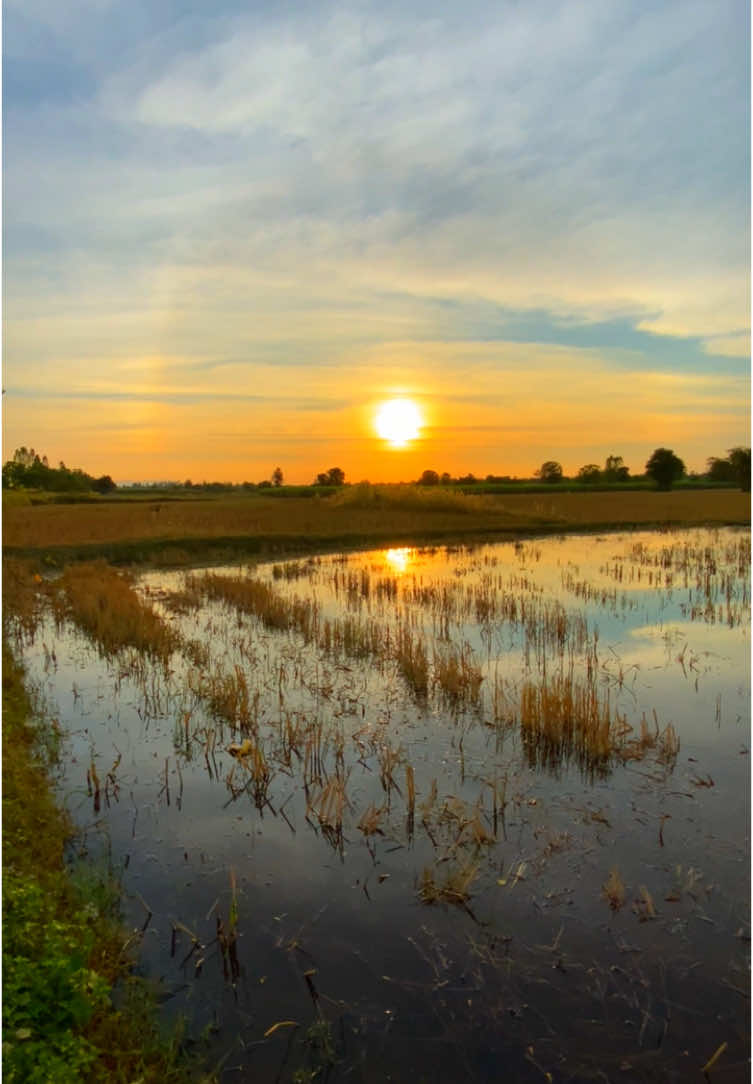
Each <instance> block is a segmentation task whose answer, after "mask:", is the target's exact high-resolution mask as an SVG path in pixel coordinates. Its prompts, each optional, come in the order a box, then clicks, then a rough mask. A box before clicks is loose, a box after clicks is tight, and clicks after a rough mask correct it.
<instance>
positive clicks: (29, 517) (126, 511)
mask: <svg viewBox="0 0 753 1084" xmlns="http://www.w3.org/2000/svg"><path fill="white" fill-rule="evenodd" d="M359 488H360V487H354V488H353V490H348V491H344V492H343V494H342V496H341V497H340V498H310V497H305V498H304V497H300V498H299V497H291V498H289V499H287V500H284V501H282V500H279V499H273V498H269V497H267V498H265V497H258V496H254V497H247V498H240V497H238V498H236V497H232V498H220V499H217V500H197V501H188V500H185V501H175V502H169V501H163V502H160V501H154V502H148V503H140V502H139V503H136V502H127V501H125V500H124V501H122V502H118V501H111V502H107V503H102V504H80V505H38V506H30V505H25V506H7V507H5V508H4V516H3V545H4V546H5V547H14V548H19V549H29V550H36V551H39V550H43V551H47V550H54V549H55V548H56V547H61V546H84V545H101V546H103V547H106V546H107V545H109V544H113V543H116V542H136V541H146V542H152V543H154V542H161V543H165V542H167V541H170V540H172V541H173V542H175V543H176V544H177V543H179V542H180V540H184V539H193V540H198V539H205V540H207V541H212V540H215V541H216V540H219V539H238V540H240V539H259V540H261V541H263V542H264V544H265V545H269V546H270V547H272V546H274V545H283V544H286V545H288V546H289V547H290V548H291V549H292V548H294V547H295V546H297V547H298V548H301V549H304V548H307V547H313V546H322V545H326V544H327V543H328V542H329V543H333V542H335V541H336V540H338V539H340V540H345V541H346V542H347V541H348V540H350V541H351V542H353V543H355V542H361V541H368V540H374V541H378V540H385V539H391V540H395V539H398V538H406V537H409V536H411V535H413V536H414V537H416V538H418V537H421V536H424V537H429V536H431V537H450V536H452V535H455V536H457V535H459V534H463V535H466V536H467V535H470V534H472V533H473V532H479V533H489V532H492V533H507V534H509V533H512V532H520V531H525V530H537V529H552V528H558V529H561V530H566V529H569V528H589V527H600V528H603V527H606V526H608V525H613V526H621V525H638V524H689V523H727V524H732V523H738V524H742V523H749V522H750V500H749V498H748V496H747V495H746V494H745V493H741V492H736V491H733V490H699V491H693V492H690V491H682V490H676V491H672V492H669V493H663V492H653V491H626V492H612V491H607V492H598V493H551V494H550V493H504V494H499V495H494V496H492V495H487V496H481V497H474V496H469V497H466V496H463V495H461V494H458V493H447V494H441V496H442V501H441V502H440V501H438V500H431V499H429V498H427V497H426V496H425V495H424V494H422V493H420V491H417V490H416V488H415V487H400V486H394V487H369V488H370V495H369V497H368V499H365V498H359V496H358V491H359ZM371 491H373V492H371ZM417 492H418V493H419V496H418V497H416V493H417Z"/></svg>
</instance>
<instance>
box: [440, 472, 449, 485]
mask: <svg viewBox="0 0 753 1084" xmlns="http://www.w3.org/2000/svg"><path fill="white" fill-rule="evenodd" d="M451 482H452V476H451V474H450V472H449V471H446V470H445V471H442V474H441V476H440V478H439V484H440V485H442V486H448V485H449V484H450V483H451Z"/></svg>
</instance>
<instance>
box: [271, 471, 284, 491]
mask: <svg viewBox="0 0 753 1084" xmlns="http://www.w3.org/2000/svg"><path fill="white" fill-rule="evenodd" d="M272 484H273V485H274V486H277V487H278V488H279V486H281V485H282V467H275V469H274V470H273V471H272Z"/></svg>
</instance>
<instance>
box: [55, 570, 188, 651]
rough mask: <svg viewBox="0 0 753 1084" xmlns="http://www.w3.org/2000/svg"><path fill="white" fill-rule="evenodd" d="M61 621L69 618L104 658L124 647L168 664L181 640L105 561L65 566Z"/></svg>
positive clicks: (122, 576)
mask: <svg viewBox="0 0 753 1084" xmlns="http://www.w3.org/2000/svg"><path fill="white" fill-rule="evenodd" d="M59 584H60V589H61V592H62V604H61V607H60V609H61V611H62V613H61V616H65V617H68V618H70V620H71V621H73V622H74V624H76V625H77V626H78V627H79V628H80V629H82V630H83V631H84V632H85V633H86V634H87V635H88V636H89V637H91V639H92V640H94V641H95V643H96V644H97V645H98V646H99V648H100V650H101V651H102V652H103V653H104V654H105V655H113V654H115V653H116V652H118V651H120V650H121V649H123V648H125V647H134V648H136V650H137V651H139V652H141V653H143V654H145V655H149V656H150V657H152V658H158V659H161V660H163V661H167V659H168V658H169V656H170V654H171V653H172V652H173V651H174V650H175V648H177V647H178V645H179V643H180V637H179V635H178V634H177V632H175V631H174V630H173V629H171V628H170V627H169V626H168V625H166V624H165V622H164V621H163V620H162V618H161V617H160V616H159V615H158V614H156V613H155V612H154V610H153V609H152V607H151V606H148V605H147V604H146V603H144V602H142V600H141V599H140V598H139V596H138V594H137V593H136V591H135V590H134V588H133V586H132V584H131V582H130V580H129V578H128V577H126V576H125V575H123V574H121V573H119V572H117V571H116V570H115V569H114V568H111V567H110V566H109V565H108V564H107V563H106V562H105V561H90V562H87V563H85V564H81V565H70V566H69V567H68V568H66V570H65V572H64V573H63V575H62V576H61V578H60V581H59Z"/></svg>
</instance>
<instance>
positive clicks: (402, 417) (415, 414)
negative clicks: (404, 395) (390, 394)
mask: <svg viewBox="0 0 753 1084" xmlns="http://www.w3.org/2000/svg"><path fill="white" fill-rule="evenodd" d="M422 425H423V418H422V417H421V412H420V411H419V409H418V407H417V406H416V404H415V403H414V402H413V401H412V400H411V399H389V400H388V401H387V402H386V403H382V405H381V406H380V407H379V410H378V411H377V414H376V417H375V418H374V426H375V428H376V431H377V433H378V434H379V436H380V437H381V438H382V440H386V441H389V443H390V444H391V445H392V446H393V447H395V448H402V447H403V446H404V445H406V444H408V443H409V442H410V441H412V440H415V439H416V437H417V436H418V434H419V433H420V432H421V426H422Z"/></svg>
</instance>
